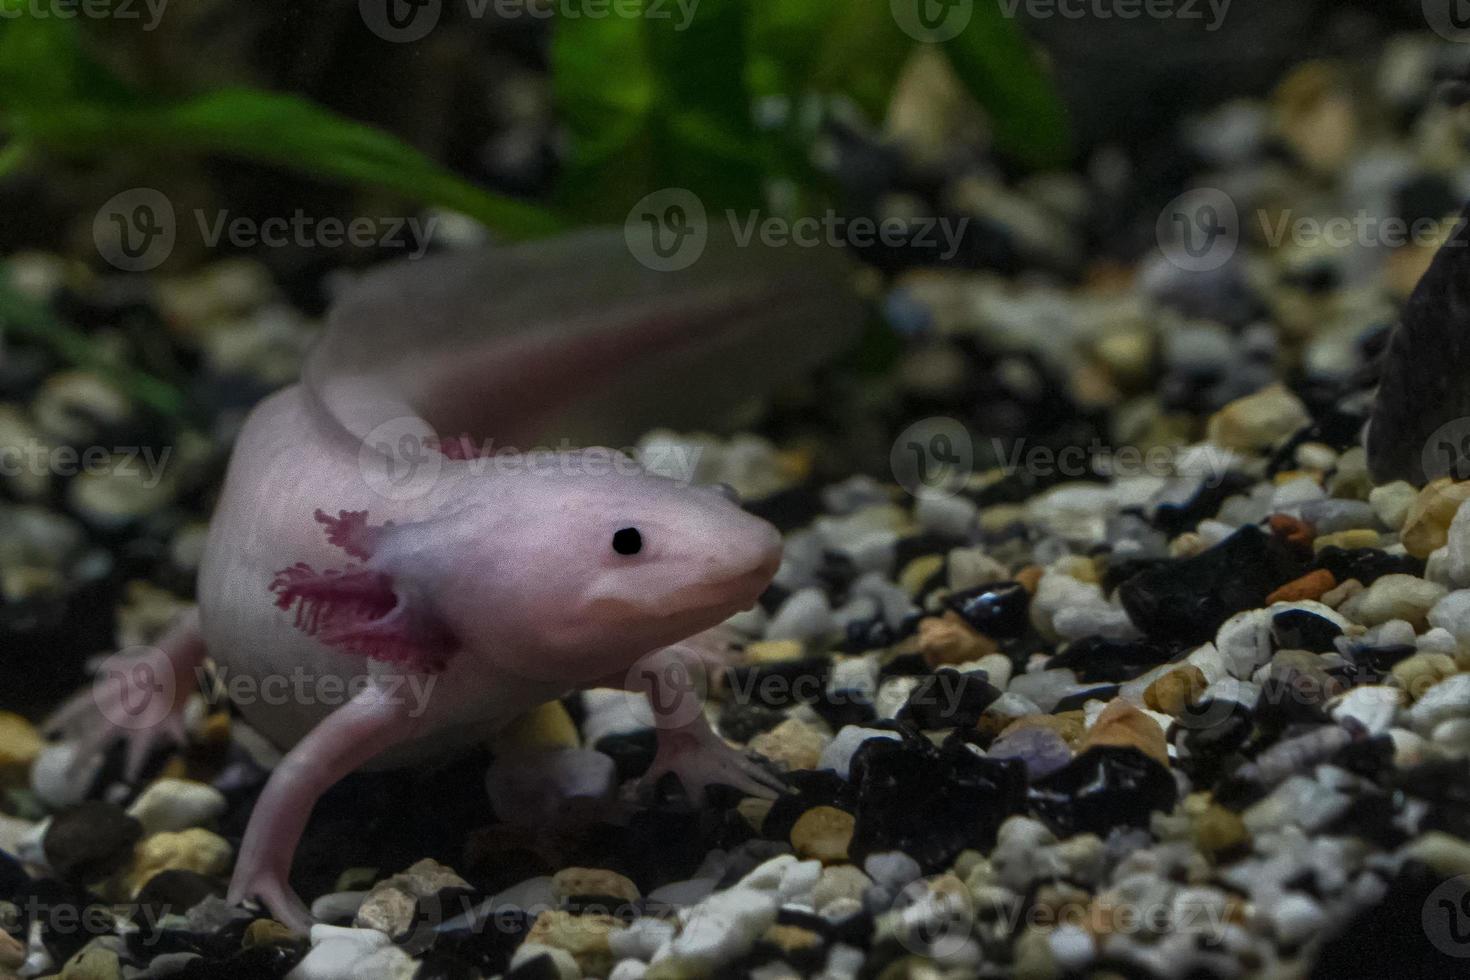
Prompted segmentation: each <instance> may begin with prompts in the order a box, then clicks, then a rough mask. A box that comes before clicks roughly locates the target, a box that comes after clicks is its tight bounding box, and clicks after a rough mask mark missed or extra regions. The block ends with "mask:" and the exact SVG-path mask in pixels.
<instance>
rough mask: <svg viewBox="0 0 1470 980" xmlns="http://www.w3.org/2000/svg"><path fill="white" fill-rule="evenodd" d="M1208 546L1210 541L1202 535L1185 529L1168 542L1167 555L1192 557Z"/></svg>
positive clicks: (1171, 556)
mask: <svg viewBox="0 0 1470 980" xmlns="http://www.w3.org/2000/svg"><path fill="white" fill-rule="evenodd" d="M1209 546H1210V543H1209V542H1208V541H1206V540H1205V539H1204V537H1203V536H1202V535H1200V534H1197V533H1195V532H1194V531H1185V532H1184V533H1183V534H1181V535H1179V536H1178V537H1176V538H1175V539H1174V540H1173V541H1170V542H1169V557H1170V558H1193V557H1194V556H1195V555H1197V554H1199V553H1200V552H1201V551H1204V550H1205V549H1206V548H1208V547H1209Z"/></svg>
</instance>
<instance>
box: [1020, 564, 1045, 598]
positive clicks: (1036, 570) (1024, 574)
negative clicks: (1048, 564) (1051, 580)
mask: <svg viewBox="0 0 1470 980" xmlns="http://www.w3.org/2000/svg"><path fill="white" fill-rule="evenodd" d="M1044 574H1046V569H1044V568H1042V567H1041V566H1040V565H1027V566H1026V567H1025V568H1023V569H1021V570H1020V571H1019V572H1017V573H1016V581H1017V582H1019V583H1021V587H1022V588H1023V589H1025V590H1026V591H1027V592H1029V593H1031V594H1032V595H1035V594H1036V586H1037V585H1039V584H1040V583H1041V576H1042V575H1044Z"/></svg>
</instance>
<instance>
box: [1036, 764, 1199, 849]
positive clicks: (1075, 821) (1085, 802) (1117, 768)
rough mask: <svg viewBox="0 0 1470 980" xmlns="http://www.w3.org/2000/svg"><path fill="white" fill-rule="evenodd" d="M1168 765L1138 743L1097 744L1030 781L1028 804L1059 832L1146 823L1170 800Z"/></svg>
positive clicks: (1173, 790) (1170, 804)
mask: <svg viewBox="0 0 1470 980" xmlns="http://www.w3.org/2000/svg"><path fill="white" fill-rule="evenodd" d="M1175 796H1176V786H1175V784H1174V777H1173V776H1172V775H1171V774H1170V772H1169V770H1167V769H1165V768H1164V767H1163V766H1161V765H1159V764H1158V763H1157V762H1155V761H1154V760H1153V759H1150V758H1149V757H1148V756H1146V755H1144V754H1143V753H1142V752H1140V751H1138V750H1137V749H1134V748H1130V747H1125V746H1113V745H1098V746H1094V747H1093V748H1090V749H1088V750H1087V751H1086V752H1084V753H1082V754H1081V755H1079V756H1077V758H1075V759H1073V760H1072V761H1071V762H1069V763H1067V765H1065V766H1064V767H1062V768H1061V769H1058V770H1057V771H1056V772H1054V773H1052V774H1051V775H1050V776H1047V777H1046V778H1045V779H1041V780H1038V781H1037V782H1035V783H1033V784H1032V785H1031V791H1030V794H1029V796H1028V804H1029V806H1030V808H1031V810H1032V811H1033V812H1034V813H1035V814H1036V816H1037V817H1038V818H1039V819H1041V820H1042V821H1043V822H1045V823H1046V824H1047V825H1048V826H1049V827H1051V829H1052V830H1053V831H1054V832H1055V833H1056V835H1057V836H1058V837H1071V836H1072V835H1073V834H1080V833H1087V832H1091V833H1095V834H1097V835H1098V836H1100V837H1106V836H1107V835H1108V832H1109V831H1111V830H1112V829H1113V828H1114V827H1129V826H1131V827H1147V826H1148V823H1149V814H1150V813H1152V812H1153V811H1155V810H1162V811H1166V812H1167V811H1168V810H1169V809H1171V808H1172V807H1173V806H1174V800H1175Z"/></svg>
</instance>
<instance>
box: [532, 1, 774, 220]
mask: <svg viewBox="0 0 1470 980" xmlns="http://www.w3.org/2000/svg"><path fill="white" fill-rule="evenodd" d="M639 6H640V9H641V13H640V15H639V16H618V17H606V18H601V19H598V18H589V17H583V18H577V19H570V18H565V19H561V20H559V21H558V22H557V23H556V26H555V36H554V38H553V41H552V49H551V66H552V68H551V70H552V85H553V88H554V91H555V93H556V101H557V106H558V110H559V114H560V118H561V120H562V122H563V123H564V125H565V126H566V128H567V131H568V134H569V136H570V138H571V147H570V159H569V161H568V164H567V168H566V170H565V171H564V173H563V178H562V187H561V193H560V195H559V196H560V199H561V202H562V203H563V204H564V205H565V207H566V208H567V210H568V211H569V212H570V213H572V214H574V215H576V216H577V217H579V218H582V219H583V220H587V221H607V220H614V221H621V220H623V218H624V217H625V216H626V215H627V213H628V209H629V208H631V207H632V206H633V204H634V203H636V202H637V201H638V200H639V199H640V198H641V197H643V196H644V195H645V194H648V193H649V192H650V191H654V190H659V189H662V188H665V187H683V188H686V189H688V190H691V191H693V192H694V193H695V194H696V195H698V196H699V198H700V199H701V200H702V201H703V202H704V204H705V205H706V207H710V208H716V207H736V208H738V207H755V206H756V205H758V204H759V203H760V200H761V178H762V174H763V171H764V169H765V168H764V165H763V160H762V156H763V151H762V149H761V148H760V147H759V146H758V145H757V139H756V133H755V127H754V124H753V121H752V116H751V100H750V90H749V88H748V87H747V85H746V82H745V69H746V44H745V32H746V16H747V4H746V2H745V0H701V2H700V3H699V5H698V6H697V8H695V12H694V14H693V15H692V16H691V17H689V18H688V20H687V22H686V21H685V20H684V16H683V14H682V12H681V10H680V8H679V6H678V5H676V4H668V3H659V4H656V5H653V4H648V3H646V2H644V3H640V4H639ZM655 14H663V15H664V16H655Z"/></svg>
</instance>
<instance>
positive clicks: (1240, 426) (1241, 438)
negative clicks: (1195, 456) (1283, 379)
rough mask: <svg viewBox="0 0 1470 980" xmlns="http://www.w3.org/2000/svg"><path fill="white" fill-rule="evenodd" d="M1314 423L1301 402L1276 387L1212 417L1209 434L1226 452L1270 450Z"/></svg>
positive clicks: (1232, 403)
mask: <svg viewBox="0 0 1470 980" xmlns="http://www.w3.org/2000/svg"><path fill="white" fill-rule="evenodd" d="M1310 421H1311V416H1310V415H1309V414H1308V412H1307V408H1306V406H1305V405H1303V404H1302V402H1301V399H1299V398H1297V397H1296V395H1293V394H1292V393H1291V392H1290V391H1288V390H1287V388H1286V387H1285V386H1284V385H1281V384H1274V385H1271V386H1270V387H1268V388H1263V389H1261V390H1260V391H1258V392H1256V393H1255V394H1253V395H1247V396H1245V397H1244V398H1237V399H1236V400H1235V401H1233V402H1231V403H1230V404H1228V405H1226V406H1225V407H1224V408H1222V409H1220V410H1219V411H1218V412H1216V413H1215V414H1214V415H1212V416H1210V421H1209V423H1208V424H1207V425H1206V430H1205V431H1206V435H1207V438H1208V439H1209V440H1210V442H1213V443H1214V444H1215V445H1217V446H1220V447H1222V448H1224V449H1234V450H1238V451H1241V452H1257V451H1260V450H1264V449H1268V448H1270V447H1271V446H1272V445H1273V444H1275V443H1276V442H1278V441H1279V440H1281V439H1284V438H1286V437H1287V436H1289V435H1291V434H1292V433H1293V432H1295V431H1296V430H1297V429H1300V428H1301V427H1302V426H1304V425H1306V424H1307V423H1308V422H1310Z"/></svg>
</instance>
